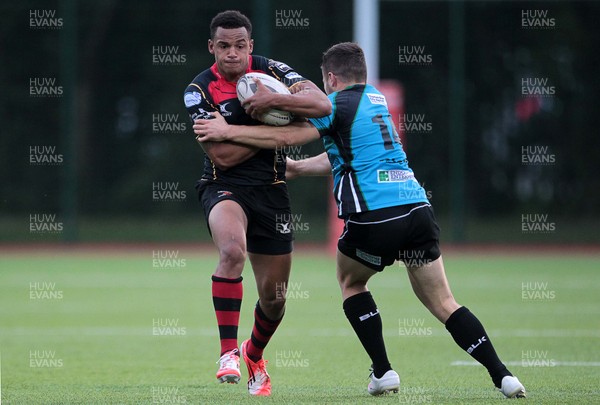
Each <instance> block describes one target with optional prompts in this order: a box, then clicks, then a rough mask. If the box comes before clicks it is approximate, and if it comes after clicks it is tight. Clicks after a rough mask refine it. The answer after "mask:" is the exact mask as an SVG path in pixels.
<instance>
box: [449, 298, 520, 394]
mask: <svg viewBox="0 0 600 405" xmlns="http://www.w3.org/2000/svg"><path fill="white" fill-rule="evenodd" d="M446 329H447V330H448V332H450V334H451V335H452V338H454V341H455V342H456V344H457V345H459V346H460V347H461V348H462V349H463V350H465V351H466V352H467V353H468V354H470V355H471V357H473V358H474V359H475V360H477V361H478V362H479V363H481V364H483V366H484V367H485V368H487V370H488V372H489V373H490V377H492V381H493V382H494V385H495V386H496V387H498V388H500V385H501V384H502V379H503V378H504V377H506V376H510V375H512V374H511V373H510V372H509V371H508V370H507V368H506V366H505V365H504V364H503V363H502V362H501V361H500V359H499V358H498V355H497V354H496V350H495V349H494V345H492V342H491V340H490V338H489V337H488V335H487V333H486V331H485V329H484V328H483V325H482V324H481V322H479V319H477V317H476V316H475V315H473V314H472V313H471V311H469V310H468V309H467V308H466V307H460V308H458V309H457V310H456V311H454V312H453V313H452V315H450V317H449V318H448V320H447V321H446Z"/></svg>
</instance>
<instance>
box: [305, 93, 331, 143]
mask: <svg viewBox="0 0 600 405" xmlns="http://www.w3.org/2000/svg"><path fill="white" fill-rule="evenodd" d="M329 99H330V100H331V101H332V110H331V114H329V115H326V116H324V117H320V118H309V119H308V121H309V122H310V123H311V124H313V125H314V126H315V128H317V131H319V135H320V136H321V138H323V137H324V136H327V135H329V134H331V131H332V130H333V119H334V117H335V112H336V108H335V104H333V100H332V99H331V97H329Z"/></svg>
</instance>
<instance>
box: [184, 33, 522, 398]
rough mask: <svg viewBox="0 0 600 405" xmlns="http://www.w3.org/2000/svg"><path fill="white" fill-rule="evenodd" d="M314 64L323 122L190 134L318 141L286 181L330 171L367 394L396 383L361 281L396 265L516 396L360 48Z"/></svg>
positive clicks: (347, 300) (257, 141) (199, 127)
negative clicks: (449, 272)
mask: <svg viewBox="0 0 600 405" xmlns="http://www.w3.org/2000/svg"><path fill="white" fill-rule="evenodd" d="M321 68H322V73H323V83H324V86H325V91H326V93H327V94H328V95H329V99H330V100H331V103H332V105H333V111H332V113H331V114H330V115H328V116H327V117H323V118H314V119H313V118H311V119H309V122H305V123H294V124H292V125H290V126H287V127H277V128H275V127H247V126H246V127H244V126H238V127H233V126H228V125H227V123H226V122H225V121H223V120H222V118H221V117H218V116H217V119H216V120H210V121H209V120H200V121H196V124H195V125H194V132H195V133H196V134H197V135H198V137H199V140H201V141H213V142H214V141H234V142H241V143H244V144H247V145H252V146H255V147H260V148H274V147H281V146H289V145H301V144H304V143H307V142H309V141H312V140H315V139H319V138H322V140H323V144H324V146H325V153H323V154H321V155H318V156H315V157H312V158H308V159H304V160H300V161H293V160H289V159H288V165H287V175H288V178H290V177H293V176H299V175H308V176H310V175H313V176H314V175H326V174H328V173H330V172H332V173H333V177H334V190H333V192H334V197H335V200H336V202H337V206H338V215H339V217H340V218H343V219H344V222H345V227H344V231H343V233H342V235H341V236H340V238H339V241H338V252H337V278H338V281H339V284H340V287H341V290H342V298H343V307H344V312H345V314H346V316H347V318H348V320H349V321H350V324H351V325H352V327H353V328H354V331H355V332H356V334H357V335H358V338H359V339H360V341H361V343H362V345H363V346H364V348H365V350H366V351H367V353H368V355H369V357H370V358H371V360H372V362H373V373H372V375H371V382H370V383H369V385H368V392H369V393H370V394H372V395H379V394H382V393H385V392H390V391H394V392H397V391H398V389H399V386H400V378H399V376H398V374H397V373H396V372H395V371H394V370H392V368H391V365H390V362H389V360H388V357H387V354H386V349H385V344H384V340H383V333H382V322H381V317H380V314H379V310H378V309H377V305H376V304H375V301H374V300H373V297H372V295H371V293H370V292H369V290H368V289H367V281H368V280H369V279H370V278H371V277H372V276H373V275H374V274H376V273H377V272H379V271H382V270H383V269H384V268H385V267H386V266H389V265H391V264H392V263H394V262H395V261H396V260H402V261H403V262H404V264H405V265H406V268H407V271H408V277H409V280H410V282H411V284H412V287H413V290H414V292H415V294H416V296H417V297H418V298H419V299H420V300H421V302H422V303H423V304H424V305H425V306H426V307H427V309H429V311H430V312H431V313H432V314H433V315H434V316H435V317H436V318H437V319H438V320H439V321H440V322H442V323H444V324H445V326H446V329H447V330H448V331H449V332H450V334H451V335H452V337H453V338H454V340H455V342H456V343H457V344H458V345H459V346H460V347H461V348H462V349H463V350H465V351H466V352H467V353H468V354H470V355H471V356H472V357H473V358H474V359H475V360H477V361H478V362H479V363H481V364H482V365H483V366H485V367H486V369H487V370H488V372H489V374H490V376H491V378H492V381H493V383H494V385H495V386H496V387H497V388H498V389H500V391H501V392H502V393H503V394H504V395H505V396H506V397H508V398H515V397H525V395H526V393H525V388H524V387H523V385H522V384H521V383H520V381H519V380H518V379H517V378H516V377H514V376H513V375H512V374H511V373H510V372H509V371H508V369H507V368H506V366H505V365H504V364H503V363H502V362H501V361H500V359H499V358H498V356H497V354H496V351H495V349H494V346H493V345H492V342H491V341H490V338H489V336H488V334H487V332H486V331H485V329H484V328H483V325H482V324H481V322H480V321H479V320H478V319H477V318H476V317H475V315H473V314H472V313H471V312H470V311H469V310H468V309H467V308H466V307H464V306H461V305H459V304H458V303H457V302H456V301H455V299H454V297H453V295H452V292H451V290H450V287H449V285H448V280H447V278H446V275H445V271H444V265H443V262H442V257H441V253H440V248H439V227H438V225H437V223H436V220H435V217H434V213H433V209H432V207H431V205H430V204H429V201H428V200H427V197H426V194H425V191H424V190H423V188H422V187H421V186H420V185H419V183H418V182H417V180H416V178H415V175H414V173H413V171H412V170H411V169H410V167H409V166H408V161H407V159H406V154H405V153H404V151H403V149H402V144H401V143H400V140H399V138H398V136H397V133H396V131H395V128H394V124H393V122H392V121H391V119H390V113H389V111H388V109H387V104H386V100H385V97H384V96H383V95H382V94H381V93H380V92H379V91H378V90H377V89H376V88H375V87H373V86H371V85H368V84H366V78H367V69H366V63H365V59H364V54H363V52H362V49H361V48H360V47H359V46H358V45H357V44H354V43H348V42H346V43H340V44H337V45H334V46H333V47H331V48H330V49H329V50H327V51H326V52H325V53H324V54H323V61H322V65H321Z"/></svg>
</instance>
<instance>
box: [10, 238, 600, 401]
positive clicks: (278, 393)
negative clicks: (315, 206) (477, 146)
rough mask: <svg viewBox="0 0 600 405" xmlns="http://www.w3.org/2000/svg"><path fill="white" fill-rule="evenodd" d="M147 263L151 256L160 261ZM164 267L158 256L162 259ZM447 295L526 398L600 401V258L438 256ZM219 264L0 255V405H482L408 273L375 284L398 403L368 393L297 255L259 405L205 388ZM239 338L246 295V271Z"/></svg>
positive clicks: (344, 335) (330, 306)
mask: <svg viewBox="0 0 600 405" xmlns="http://www.w3.org/2000/svg"><path fill="white" fill-rule="evenodd" d="M157 256H158V258H157ZM161 260H162V261H161ZM445 263H446V270H447V272H448V276H449V279H450V283H451V286H452V288H453V292H454V295H455V296H456V298H457V300H458V301H459V302H460V303H461V304H463V305H466V306H467V307H469V308H470V309H471V310H472V311H473V312H474V313H475V314H476V315H477V316H478V317H479V318H480V319H481V321H482V322H483V324H484V325H485V326H486V328H487V331H488V333H489V335H490V337H491V339H492V341H493V342H494V344H495V346H496V349H497V350H498V352H499V354H500V357H501V358H502V360H503V361H504V362H506V363H508V365H509V369H510V370H511V371H512V372H513V373H514V374H515V375H517V376H518V377H519V379H520V380H521V381H522V382H523V383H524V384H525V386H526V388H527V390H528V392H529V399H527V400H525V401H526V402H529V403H535V404H565V403H578V404H588V403H600V388H599V387H598V381H600V367H599V366H600V299H599V298H598V290H600V278H599V277H598V275H597V271H598V269H599V268H600V259H599V258H597V257H593V256H591V255H588V256H585V255H579V256H577V255H575V256H565V255H558V254H557V255H550V256H548V255H523V254H519V255H498V254H494V255H464V254H447V255H446V256H445ZM215 264H216V256H215V255H202V254H199V253H195V252H193V251H191V250H178V249H177V248H175V249H152V248H148V249H147V250H143V249H142V250H138V251H136V252H131V253H123V252H120V253H114V252H112V253H111V252H110V251H108V250H107V251H98V252H92V253H86V254H82V253H74V254H68V253H64V252H60V251H59V252H52V251H46V252H41V253H35V254H31V253H20V254H16V253H7V252H4V253H3V255H2V258H0V356H1V358H0V370H1V374H0V382H1V398H2V404H142V403H171V404H173V403H187V404H192V403H193V404H202V403H211V404H231V403H236V404H246V403H250V404H256V403H259V402H261V403H290V404H297V403H318V404H326V403H347V404H356V403H379V404H382V403H386V404H388V403H389V404H392V403H394V404H395V403H424V404H427V403H431V404H490V403H495V402H499V401H502V400H503V396H502V395H501V394H500V393H499V392H497V391H496V390H495V389H494V388H493V387H492V384H491V380H490V379H489V377H488V375H487V372H486V371H485V369H483V367H481V366H473V365H471V358H470V357H469V356H468V355H467V354H466V353H464V352H463V351H462V350H460V349H459V348H458V347H457V346H456V345H455V344H454V342H453V340H452V338H451V337H450V335H449V334H448V333H447V332H446V331H445V329H444V327H443V325H441V324H439V323H438V322H437V321H436V320H435V319H434V318H433V317H432V316H431V315H430V314H429V313H428V312H427V311H426V310H425V309H424V307H423V306H422V305H421V304H420V303H419V302H418V301H417V299H416V298H415V297H414V295H413V293H412V290H411V289H410V285H409V283H408V280H407V277H406V274H405V270H404V268H403V267H401V266H399V265H396V266H395V267H389V268H387V269H386V270H385V272H384V273H383V274H380V275H378V276H376V277H375V278H374V279H373V280H372V282H371V283H370V289H371V290H372V292H373V294H374V297H375V299H376V300H377V302H378V305H379V308H380V310H381V312H382V317H383V322H384V328H385V337H386V343H387V348H388V354H389V357H390V360H391V362H392V366H393V367H394V368H395V369H396V370H397V371H398V372H399V374H400V378H401V388H400V392H399V393H398V394H397V395H390V396H387V397H382V398H372V397H370V396H369V395H368V394H367V391H366V386H367V383H368V379H367V377H368V375H369V371H368V369H369V366H370V362H369V359H368V357H367V355H366V354H365V353H364V350H363V349H362V347H361V346H360V343H359V341H358V339H357V338H356V336H355V335H354V333H353V332H352V330H351V328H350V325H349V323H348V322H347V320H346V319H345V317H344V314H343V311H342V305H341V299H340V294H339V290H338V287H337V283H336V281H335V274H334V262H333V259H332V258H329V257H327V256H322V255H310V254H307V253H302V252H301V253H296V254H295V257H294V263H293V270H292V279H291V283H290V285H289V287H288V288H289V291H290V293H289V300H288V307H287V313H286V316H285V319H284V321H283V322H282V324H281V327H280V329H279V330H278V331H277V333H276V334H275V336H274V338H273V339H272V341H271V343H270V344H269V346H268V347H267V350H266V352H265V357H266V358H267V359H268V360H269V366H268V370H269V373H270V374H271V378H272V382H273V395H272V396H271V397H270V398H252V397H250V396H249V395H248V393H247V391H246V388H245V380H246V378H247V375H246V371H245V366H243V365H242V367H243V374H242V376H243V377H242V378H243V380H242V383H241V384H239V385H220V384H218V383H217V381H216V379H215V376H214V374H215V372H216V368H217V365H216V364H215V361H216V360H217V358H218V350H219V345H218V337H217V328H216V322H215V318H214V313H213V310H212V302H211V297H210V274H211V273H212V271H213V269H214V267H215ZM244 277H245V280H244V287H245V297H244V303H243V306H242V314H241V325H240V341H241V339H245V338H246V337H247V336H249V334H250V331H251V327H252V311H253V307H254V303H255V302H256V291H255V290H256V289H255V286H254V280H253V277H252V272H251V271H250V267H249V265H248V266H247V267H246V270H245V272H244Z"/></svg>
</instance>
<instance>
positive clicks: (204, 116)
mask: <svg viewBox="0 0 600 405" xmlns="http://www.w3.org/2000/svg"><path fill="white" fill-rule="evenodd" d="M213 118H214V117H213V116H212V114H211V113H210V112H208V111H206V110H205V109H204V108H198V112H195V113H193V114H192V121H195V120H210V119H213Z"/></svg>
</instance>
